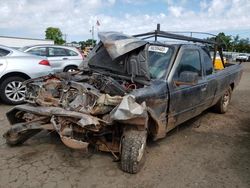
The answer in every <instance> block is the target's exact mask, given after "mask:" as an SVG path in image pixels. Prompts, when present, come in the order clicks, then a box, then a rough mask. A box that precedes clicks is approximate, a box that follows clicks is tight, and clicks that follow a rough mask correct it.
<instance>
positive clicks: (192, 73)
mask: <svg viewBox="0 0 250 188" xmlns="http://www.w3.org/2000/svg"><path fill="white" fill-rule="evenodd" d="M201 58H202V56H201V49H200V48H199V47H196V46H189V45H183V46H182V47H181V48H180V50H179V53H178V56H177V58H176V61H175V63H174V65H173V68H172V71H171V73H170V76H169V81H168V82H169V87H170V105H169V117H168V118H170V119H172V120H173V125H174V126H176V125H178V124H180V123H182V122H184V121H186V120H188V119H190V118H192V117H194V116H196V115H198V114H199V113H200V112H201V111H202V110H203V108H204V100H205V97H206V95H205V92H206V89H207V81H206V79H205V78H204V73H203V69H202V63H201V61H202V59H201ZM173 125H172V126H173Z"/></svg>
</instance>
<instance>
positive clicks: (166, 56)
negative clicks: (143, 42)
mask: <svg viewBox="0 0 250 188" xmlns="http://www.w3.org/2000/svg"><path fill="white" fill-rule="evenodd" d="M172 54H173V49H171V48H169V47H165V46H156V45H150V46H149V48H148V58H149V60H148V66H149V72H150V75H151V77H152V78H161V77H162V76H164V75H165V74H166V71H167V68H168V65H169V62H170V60H171V57H172Z"/></svg>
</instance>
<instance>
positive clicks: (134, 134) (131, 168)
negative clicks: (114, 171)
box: [121, 130, 147, 174]
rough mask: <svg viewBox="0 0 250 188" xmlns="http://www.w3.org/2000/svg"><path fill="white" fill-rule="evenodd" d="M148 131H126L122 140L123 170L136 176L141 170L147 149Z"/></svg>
mask: <svg viewBox="0 0 250 188" xmlns="http://www.w3.org/2000/svg"><path fill="white" fill-rule="evenodd" d="M146 140H147V131H138V130H129V131H126V132H125V134H124V137H123V140H122V151H121V168H122V170H123V171H125V172H128V173H131V174H135V173H137V172H138V171H139V170H140V167H141V165H142V159H143V158H144V157H143V156H144V151H145V147H146Z"/></svg>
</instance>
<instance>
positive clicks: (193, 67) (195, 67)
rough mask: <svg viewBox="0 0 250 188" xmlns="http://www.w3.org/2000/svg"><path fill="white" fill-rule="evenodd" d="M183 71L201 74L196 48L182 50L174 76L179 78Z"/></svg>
mask: <svg viewBox="0 0 250 188" xmlns="http://www.w3.org/2000/svg"><path fill="white" fill-rule="evenodd" d="M184 71H189V72H196V73H198V75H199V76H200V77H201V76H202V71H201V61H200V54H199V51H198V50H185V51H184V53H183V54H182V57H181V60H180V62H179V65H178V68H177V71H176V75H175V77H176V78H179V77H180V74H181V73H182V72H184Z"/></svg>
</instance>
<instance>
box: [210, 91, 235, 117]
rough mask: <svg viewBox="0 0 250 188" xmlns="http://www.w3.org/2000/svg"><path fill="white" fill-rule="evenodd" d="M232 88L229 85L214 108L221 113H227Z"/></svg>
mask: <svg viewBox="0 0 250 188" xmlns="http://www.w3.org/2000/svg"><path fill="white" fill-rule="evenodd" d="M231 96H232V89H231V87H229V88H228V89H227V90H226V91H225V92H224V94H223V96H222V97H221V98H220V100H219V101H218V102H217V103H216V104H215V106H214V109H215V111H216V112H218V113H220V114H224V113H226V111H227V110H228V106H229V103H230V101H231Z"/></svg>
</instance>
